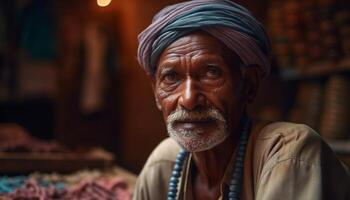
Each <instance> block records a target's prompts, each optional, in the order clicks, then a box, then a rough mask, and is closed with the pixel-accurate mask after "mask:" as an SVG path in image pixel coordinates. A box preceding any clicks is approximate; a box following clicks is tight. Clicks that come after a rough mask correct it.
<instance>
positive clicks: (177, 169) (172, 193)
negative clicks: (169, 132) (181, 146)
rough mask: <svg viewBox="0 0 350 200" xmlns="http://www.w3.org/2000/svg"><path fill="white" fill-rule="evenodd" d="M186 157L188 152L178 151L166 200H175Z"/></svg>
mask: <svg viewBox="0 0 350 200" xmlns="http://www.w3.org/2000/svg"><path fill="white" fill-rule="evenodd" d="M187 155H188V152H187V151H185V150H180V152H179V154H178V155H177V158H176V160H175V165H174V168H173V172H172V174H171V177H170V181H169V189H168V198H167V200H175V199H177V195H178V184H179V179H180V177H181V173H182V169H183V163H184V160H185V158H186V157H187Z"/></svg>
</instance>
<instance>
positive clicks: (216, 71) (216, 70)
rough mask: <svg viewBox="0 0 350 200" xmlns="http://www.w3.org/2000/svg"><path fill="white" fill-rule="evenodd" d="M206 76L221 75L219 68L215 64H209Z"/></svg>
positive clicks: (216, 76) (214, 76)
mask: <svg viewBox="0 0 350 200" xmlns="http://www.w3.org/2000/svg"><path fill="white" fill-rule="evenodd" d="M206 76H207V77H208V78H218V77H220V76H221V70H220V69H219V68H218V67H215V66H209V67H208V70H207V72H206Z"/></svg>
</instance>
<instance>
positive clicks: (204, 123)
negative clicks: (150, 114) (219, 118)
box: [174, 119, 215, 130]
mask: <svg viewBox="0 0 350 200" xmlns="http://www.w3.org/2000/svg"><path fill="white" fill-rule="evenodd" d="M214 123H215V120H213V119H204V120H178V121H175V122H174V127H175V128H181V129H187V130H189V129H195V128H204V127H208V126H212V125H213V124H214Z"/></svg>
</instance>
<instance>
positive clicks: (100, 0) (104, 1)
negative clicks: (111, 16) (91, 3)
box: [97, 0, 112, 7]
mask: <svg viewBox="0 0 350 200" xmlns="http://www.w3.org/2000/svg"><path fill="white" fill-rule="evenodd" d="M111 1H112V0H97V5H99V6H101V7H105V6H108V5H109V4H110V3H111Z"/></svg>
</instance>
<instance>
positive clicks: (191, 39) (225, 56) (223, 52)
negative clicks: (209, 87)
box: [157, 31, 240, 67]
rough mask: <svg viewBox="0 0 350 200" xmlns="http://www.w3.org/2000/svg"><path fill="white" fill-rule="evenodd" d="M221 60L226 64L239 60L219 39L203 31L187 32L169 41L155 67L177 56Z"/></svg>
mask: <svg viewBox="0 0 350 200" xmlns="http://www.w3.org/2000/svg"><path fill="white" fill-rule="evenodd" d="M181 57H182V58H184V57H187V58H191V59H194V60H195V59H206V60H217V61H223V62H226V63H227V64H231V63H238V62H240V59H239V57H238V56H237V55H236V54H235V53H234V52H233V51H231V50H230V49H228V48H227V47H226V45H224V44H223V43H222V42H221V41H220V40H218V39H217V38H215V37H213V36H211V35H210V34H208V33H206V32H203V31H196V32H192V33H190V34H187V35H185V36H183V37H181V38H179V39H177V40H175V41H174V42H173V43H171V44H170V45H169V46H168V47H166V48H165V50H164V51H163V52H162V53H161V55H160V57H159V60H158V64H157V67H159V65H160V64H162V63H163V62H169V61H170V62H171V61H176V60H177V59H179V58H181Z"/></svg>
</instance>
